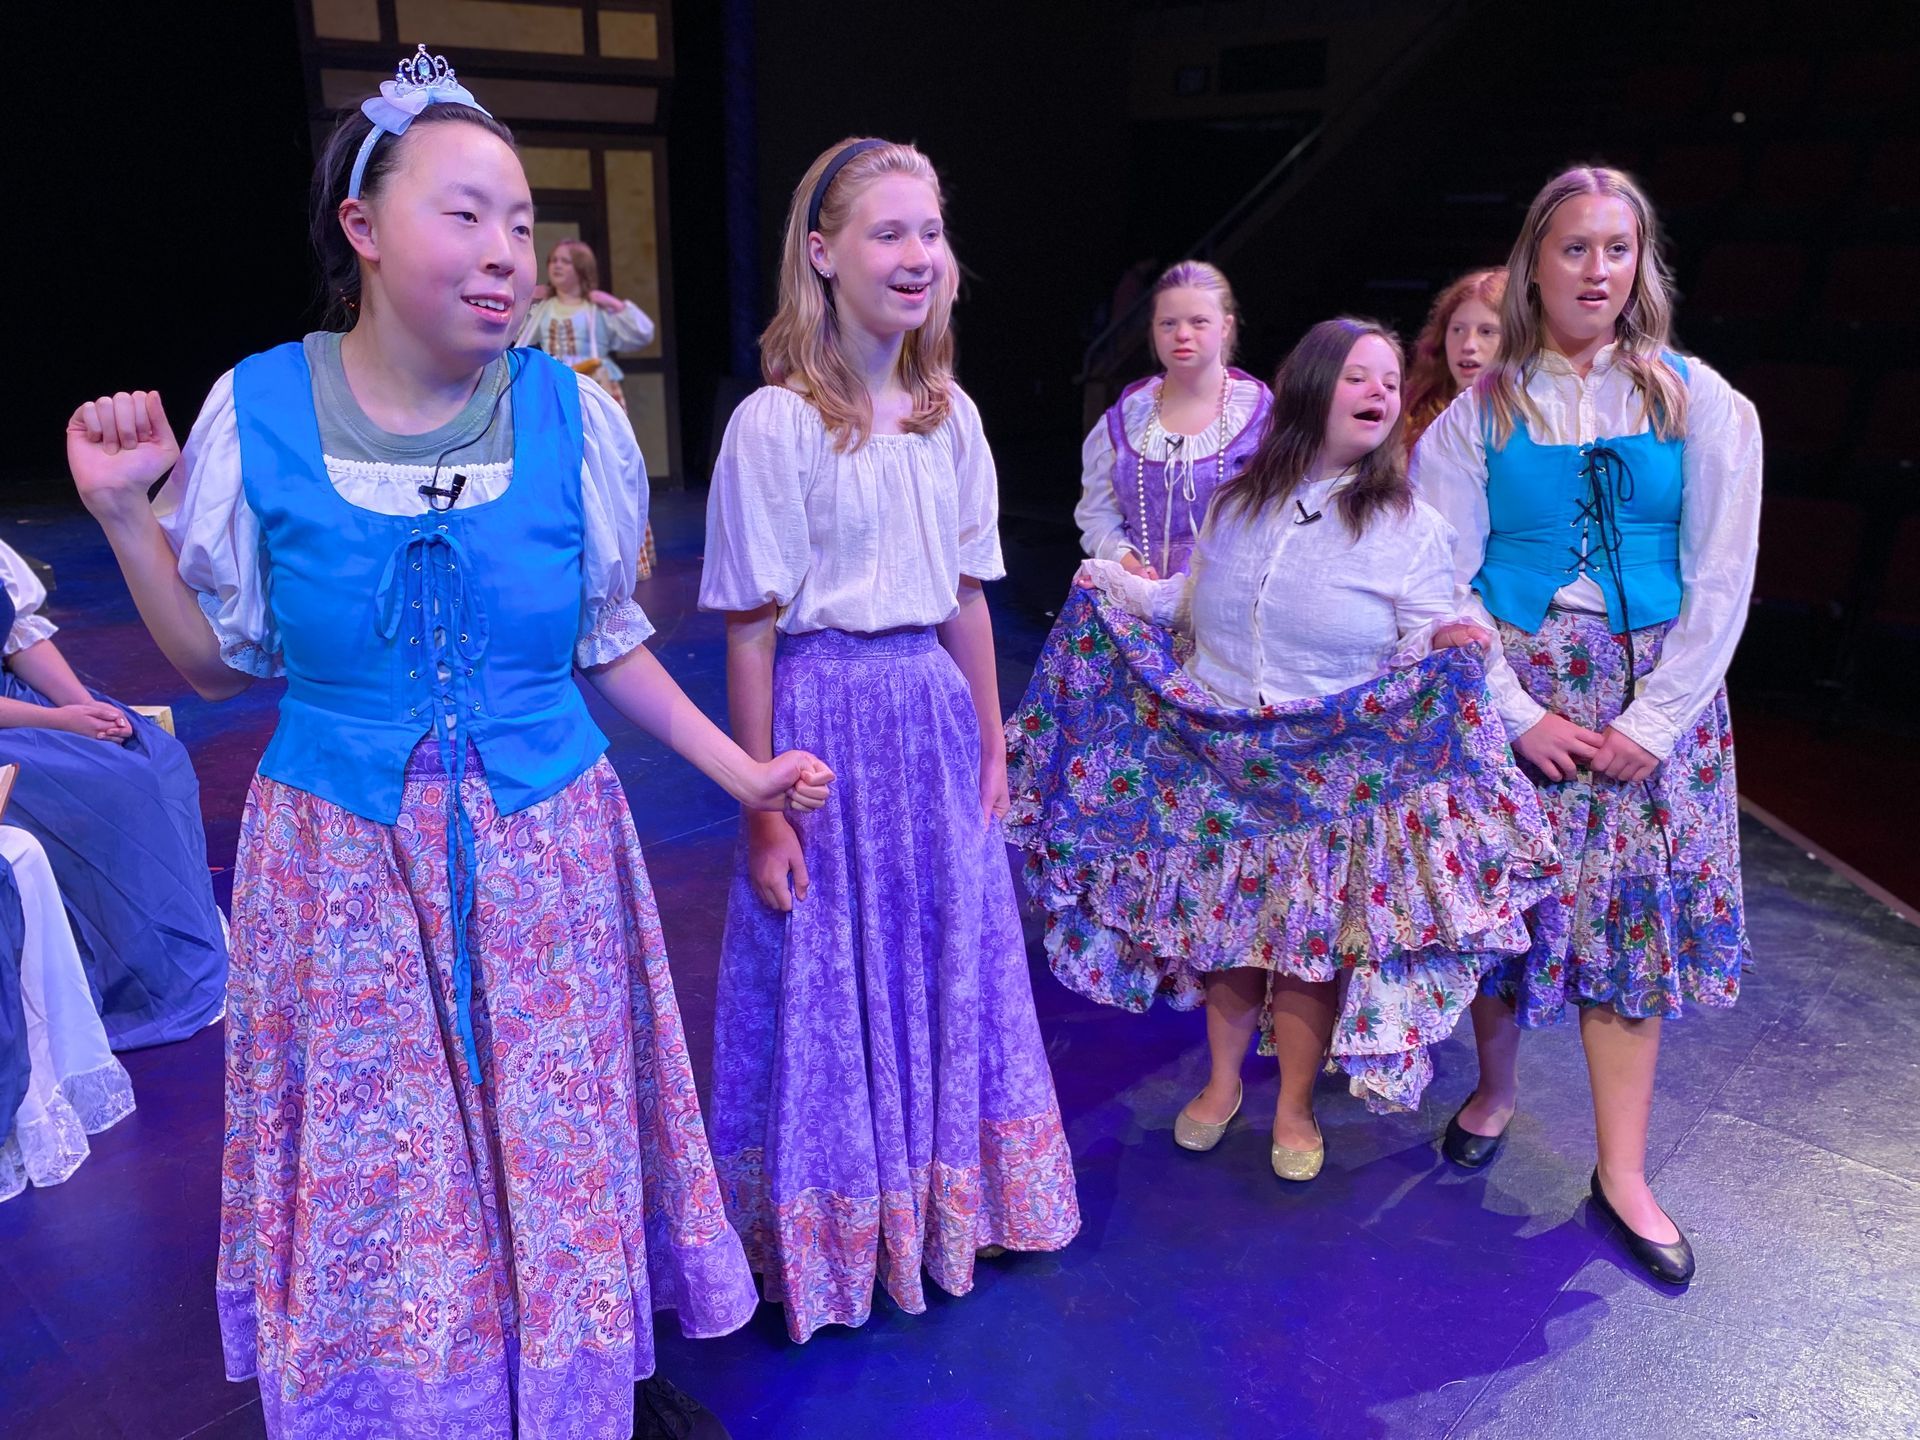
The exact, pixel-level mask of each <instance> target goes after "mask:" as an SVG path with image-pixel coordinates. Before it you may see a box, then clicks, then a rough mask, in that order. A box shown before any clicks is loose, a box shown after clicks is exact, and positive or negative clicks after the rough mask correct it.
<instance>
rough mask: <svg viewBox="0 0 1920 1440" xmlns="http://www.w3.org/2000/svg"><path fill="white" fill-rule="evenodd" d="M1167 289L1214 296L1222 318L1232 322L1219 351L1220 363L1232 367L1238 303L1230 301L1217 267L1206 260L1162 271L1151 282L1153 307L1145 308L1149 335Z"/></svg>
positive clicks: (1230, 291)
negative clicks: (1196, 291)
mask: <svg viewBox="0 0 1920 1440" xmlns="http://www.w3.org/2000/svg"><path fill="white" fill-rule="evenodd" d="M1167 290H1204V291H1206V292H1207V293H1208V294H1209V295H1211V296H1213V299H1214V303H1215V304H1217V305H1219V307H1220V313H1221V315H1222V316H1224V317H1225V318H1226V319H1227V320H1228V321H1229V322H1231V323H1230V324H1229V325H1228V327H1227V343H1226V345H1225V346H1224V347H1222V349H1221V351H1220V359H1221V362H1222V363H1223V364H1227V365H1231V364H1232V363H1233V357H1234V356H1235V355H1236V354H1237V353H1238V352H1239V349H1240V303H1239V301H1237V300H1235V299H1234V298H1233V287H1232V286H1231V285H1229V284H1228V283H1227V277H1226V276H1225V275H1224V274H1222V273H1221V270H1220V267H1219V266H1217V265H1209V264H1208V263H1207V262H1206V261H1205V260H1180V261H1177V262H1175V263H1174V264H1172V265H1169V266H1168V267H1167V268H1166V269H1165V270H1163V271H1161V272H1160V278H1159V279H1158V280H1156V281H1154V282H1153V304H1151V305H1149V306H1148V307H1147V329H1148V332H1149V334H1151V332H1152V330H1153V317H1154V311H1155V310H1156V309H1157V308H1158V307H1159V303H1160V295H1161V294H1162V292H1164V291H1167Z"/></svg>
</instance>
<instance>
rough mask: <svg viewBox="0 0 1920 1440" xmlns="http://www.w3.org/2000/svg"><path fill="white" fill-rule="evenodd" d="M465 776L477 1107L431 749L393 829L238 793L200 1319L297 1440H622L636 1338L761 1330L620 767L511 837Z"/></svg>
mask: <svg viewBox="0 0 1920 1440" xmlns="http://www.w3.org/2000/svg"><path fill="white" fill-rule="evenodd" d="M471 763H472V764H473V769H472V771H471V772H470V773H469V776H468V778H467V779H466V781H465V782H464V800H465V804H466V807H467V811H468V813H469V814H470V815H471V816H472V819H473V825H474V830H475V834H476V837H477V841H478V844H477V848H476V860H477V863H476V867H475V870H476V880H475V892H476V893H475V902H474V908H473V912H472V918H471V920H470V923H469V925H468V929H467V935H468V940H469V946H470V952H471V954H472V956H473V1001H472V1010H473V1018H474V1033H475V1040H476V1044H477V1047H478V1050H479V1054H480V1056H481V1059H482V1066H483V1076H484V1083H482V1084H479V1085H475V1084H473V1083H472V1081H471V1080H470V1078H469V1076H468V1072H467V1066H466V1064H465V1061H464V1058H463V1057H462V1054H461V1042H460V1039H459V1036H458V1034H457V1032H456V1031H455V1029H454V1023H453V994H454V991H453V982H452V978H451V973H450V971H451V960H452V955H451V952H452V921H451V916H450V913H449V908H448V901H447V896H448V885H447V840H446V812H447V806H446V803H445V796H446V786H447V784H448V783H449V782H448V780H447V778H446V776H445V775H444V773H442V772H441V770H440V766H439V762H438V756H437V754H436V751H435V747H434V746H433V745H432V744H426V745H423V746H421V747H420V748H419V749H418V750H417V751H416V752H415V756H414V762H413V765H412V767H411V768H410V769H409V771H408V775H407V780H406V785H405V789H404V792H403V794H402V799H401V808H400V818H399V820H398V822H397V823H395V824H393V825H382V824H378V823H376V822H374V821H371V820H366V819H363V818H361V817H359V816H357V815H353V814H351V813H349V812H348V811H345V810H342V809H341V808H340V807H338V806H337V805H333V804H330V803H329V802H327V801H325V800H321V799H319V798H318V797H316V796H314V795H312V794H309V793H308V792H306V791H303V790H297V789H294V788H293V787H292V786H289V785H284V784H281V783H279V782H278V781H274V780H269V779H266V778H264V777H256V778H255V779H254V782H253V787H252V790H251V792H250V793H249V794H248V797H247V806H246V812H245V815H244V818H243V819H242V822H241V834H240V860H239V868H238V871H237V874H236V877H235V884H234V913H233V963H232V968H231V980H230V988H229V992H228V996H229V998H228V1008H227V1077H226V1089H227V1127H226V1142H225V1151H224V1173H223V1177H222V1185H221V1206H220V1269H219V1276H218V1280H217V1286H218V1290H217V1293H218V1297H219V1311H220V1324H221V1332H222V1339H223V1341H224V1343H225V1349H226V1361H227V1374H228V1375H229V1376H230V1377H231V1378H233V1379H236V1380H239V1379H245V1378H247V1377H249V1376H254V1375H257V1376H258V1377H259V1384H260V1399H261V1409H262V1412H263V1414H264V1417H265V1422H266V1428H267V1432H268V1434H270V1435H273V1436H275V1437H285V1440H292V1437H300V1440H309V1437H310V1440H332V1437H337V1436H361V1435H368V1436H370V1435H402V1434H404V1435H409V1436H414V1435H419V1436H433V1437H436V1440H510V1437H522V1440H530V1437H540V1440H559V1437H565V1440H627V1437H628V1436H629V1435H631V1433H632V1427H633V1408H634V1389H633V1387H634V1382H635V1380H637V1379H640V1378H643V1377H645V1376H647V1375H649V1374H651V1373H652V1371H653V1365H654V1351H653V1334H652V1316H653V1312H654V1311H655V1310H658V1309H664V1308H673V1309H677V1310H678V1311H679V1312H680V1325H681V1329H682V1330H683V1331H684V1332H685V1333H686V1334H688V1335H692V1336H710V1335H721V1334H725V1333H726V1332H728V1331H730V1330H733V1329H735V1328H736V1327H738V1326H739V1325H742V1324H744V1323H745V1322H746V1320H747V1319H748V1317H749V1316H751V1315H752V1313H753V1310H754V1307H755V1305H756V1304H757V1303H758V1300H757V1298H756V1296H755V1295H754V1291H753V1277H752V1274H751V1273H750V1272H749V1271H748V1269H747V1265H746V1260H745V1256H744V1255H743V1254H742V1251H741V1246H740V1241H739V1238H738V1237H737V1236H736V1235H735V1233H734V1231H733V1229H732V1228H731V1227H730V1226H729V1225H728V1223H727V1217H726V1211H725V1207H724V1205H723V1202H722V1200H721V1194H720V1185H719V1181H718V1180H717V1178H716V1177H715V1174H714V1169H713V1162H712V1159H711V1157H710V1155H709V1152H708V1149H707V1139H706V1132H705V1130H704V1128H703V1126H702V1124H701V1120H700V1107H699V1103H698V1100H697V1098H696V1096H695V1092H694V1084H693V1073H692V1069H691V1067H690V1065H689V1064H688V1059H687V1045H686V1037H685V1035H684V1034H683V1033H682V1031H681V1026H680V1012H679V1009H678V1007H677V1006H676V1004H675V1002H674V994H673V982H672V980H671V979H670V978H669V976H668V974H667V956H666V949H665V946H664V945H663V943H662V941H661V937H660V924H659V920H658V918H657V916H656V915H655V912H654V904H653V892H652V889H651V887H650V886H649V884H648V881H647V872H646V867H645V865H644V864H643V863H642V861H641V857H640V845H639V841H638V838H637V837H636V836H635V834H634V829H633V820H632V817H631V815H630V814H629V813H628V810H627V802H626V796H625V794H624V793H623V792H622V791H621V788H620V782H619V780H618V779H617V778H616V777H615V775H614V773H613V768H612V767H611V766H610V765H609V764H608V763H607V762H606V761H605V760H604V759H602V760H600V761H599V762H598V763H596V764H595V765H594V766H593V768H592V769H590V770H588V771H587V772H586V773H585V774H584V775H582V776H580V777H579V778H578V779H577V780H575V781H574V782H573V783H572V784H570V785H568V786H567V787H566V788H565V789H564V790H562V791H561V792H560V793H559V794H557V795H555V796H553V797H552V798H551V799H548V800H544V801H542V802H541V803H539V804H537V805H534V806H531V807H529V808H528V809H525V810H522V811H520V812H518V813H516V814H512V815H502V814H500V813H498V811H497V810H496V809H495V808H494V804H493V798H492V795H491V794H490V792H489V791H488V789H487V784H486V780H485V778H484V776H482V775H481V774H480V771H479V766H478V763H477V762H471Z"/></svg>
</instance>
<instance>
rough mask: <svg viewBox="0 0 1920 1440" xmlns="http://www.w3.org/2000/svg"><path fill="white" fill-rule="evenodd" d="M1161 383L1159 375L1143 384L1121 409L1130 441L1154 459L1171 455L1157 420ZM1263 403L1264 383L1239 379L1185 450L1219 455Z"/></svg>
mask: <svg viewBox="0 0 1920 1440" xmlns="http://www.w3.org/2000/svg"><path fill="white" fill-rule="evenodd" d="M1161 383H1162V382H1161V381H1160V380H1159V379H1158V378H1156V379H1155V380H1154V382H1153V383H1152V384H1151V385H1142V386H1141V387H1140V388H1139V389H1138V390H1136V391H1135V392H1134V393H1133V394H1131V395H1129V396H1128V397H1127V399H1126V403H1125V404H1124V405H1123V406H1122V407H1121V410H1120V417H1121V419H1122V420H1123V421H1124V422H1125V424H1126V427H1127V441H1128V443H1129V444H1131V445H1132V446H1133V448H1134V450H1135V452H1136V453H1138V454H1140V455H1144V456H1145V457H1146V458H1147V459H1148V460H1150V461H1152V460H1158V461H1165V460H1166V458H1167V455H1168V449H1167V436H1166V432H1165V431H1163V430H1162V429H1161V428H1160V427H1159V426H1158V425H1156V424H1154V423H1153V402H1154V398H1155V397H1156V396H1158V395H1159V393H1160V386H1161ZM1259 403H1260V386H1259V383H1258V382H1257V381H1253V380H1235V381H1234V382H1233V384H1232V385H1230V386H1228V387H1227V403H1226V406H1225V407H1224V408H1223V409H1222V410H1221V412H1220V416H1219V418H1218V419H1216V420H1215V421H1214V422H1213V424H1211V425H1209V426H1208V427H1207V428H1206V429H1204V430H1202V431H1201V432H1200V433H1199V434H1198V435H1189V436H1188V437H1187V441H1188V444H1190V445H1191V446H1192V449H1191V450H1188V449H1187V446H1186V445H1183V446H1182V447H1181V449H1182V451H1183V452H1185V453H1187V454H1190V455H1194V456H1206V455H1216V454H1218V453H1219V452H1220V451H1221V450H1223V449H1225V448H1226V447H1227V446H1228V445H1230V444H1232V443H1233V440H1234V437H1236V436H1237V435H1239V433H1240V432H1241V431H1242V430H1244V429H1246V428H1247V426H1248V424H1249V423H1250V422H1251V421H1252V420H1253V413H1254V410H1255V409H1256V408H1257V407H1258V406H1259Z"/></svg>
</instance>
